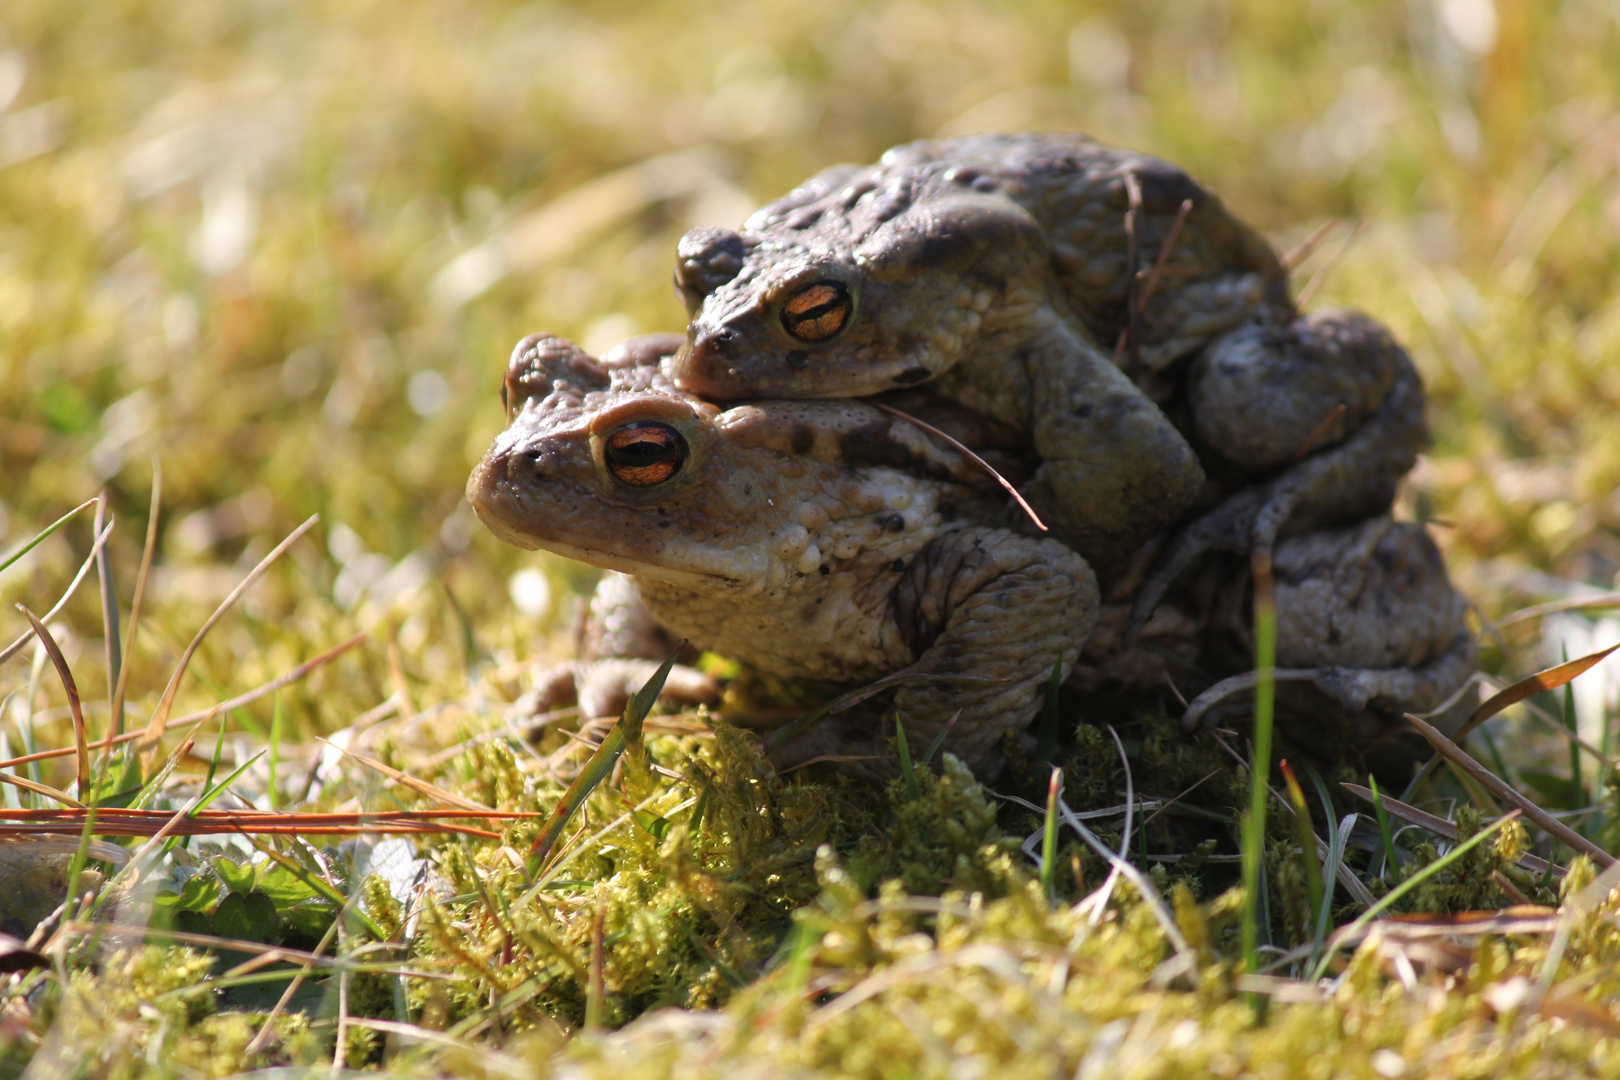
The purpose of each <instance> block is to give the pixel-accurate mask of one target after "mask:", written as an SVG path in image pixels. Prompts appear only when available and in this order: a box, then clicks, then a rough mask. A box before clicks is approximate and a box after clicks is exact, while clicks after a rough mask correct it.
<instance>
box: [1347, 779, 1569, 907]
mask: <svg viewBox="0 0 1620 1080" xmlns="http://www.w3.org/2000/svg"><path fill="white" fill-rule="evenodd" d="M1339 786H1340V787H1342V788H1344V789H1345V790H1346V791H1348V792H1349V793H1350V794H1352V795H1354V796H1355V797H1356V798H1358V799H1361V800H1363V801H1365V802H1370V803H1373V805H1374V806H1378V805H1380V804H1382V805H1383V806H1385V807H1387V808H1388V811H1389V813H1390V814H1391V815H1393V816H1395V817H1398V818H1400V819H1401V820H1402V821H1405V822H1408V823H1410V824H1413V825H1416V826H1417V827H1418V828H1420V829H1426V830H1428V831H1429V832H1432V833H1434V835H1436V836H1439V837H1443V838H1445V839H1447V840H1450V841H1452V842H1453V843H1455V842H1456V839H1457V826H1455V825H1453V824H1452V823H1451V822H1450V821H1447V820H1446V819H1445V818H1443V817H1435V816H1434V815H1433V814H1431V813H1429V812H1427V811H1425V810H1419V809H1418V808H1417V807H1415V806H1408V805H1406V804H1405V803H1403V802H1401V800H1399V799H1397V798H1394V797H1392V796H1389V795H1384V794H1382V793H1379V792H1375V791H1374V790H1373V789H1371V788H1364V787H1362V786H1361V785H1360V784H1340V785H1339ZM1375 795H1376V796H1377V798H1376V801H1375V799H1374V796H1375ZM1385 827H1386V828H1387V827H1388V825H1387V823H1386V826H1385ZM1514 865H1516V866H1518V867H1520V868H1522V869H1525V870H1528V871H1530V872H1531V873H1532V874H1541V875H1543V877H1545V878H1546V881H1545V882H1544V883H1546V884H1550V883H1551V881H1552V878H1553V877H1563V876H1564V874H1565V873H1566V872H1567V871H1566V870H1565V869H1564V868H1563V867H1562V866H1558V865H1556V864H1554V863H1550V862H1548V861H1547V860H1546V859H1543V858H1541V857H1540V856H1539V855H1531V854H1530V853H1529V852H1525V853H1524V854H1522V855H1520V856H1519V861H1518V862H1517V863H1515V864H1514Z"/></svg>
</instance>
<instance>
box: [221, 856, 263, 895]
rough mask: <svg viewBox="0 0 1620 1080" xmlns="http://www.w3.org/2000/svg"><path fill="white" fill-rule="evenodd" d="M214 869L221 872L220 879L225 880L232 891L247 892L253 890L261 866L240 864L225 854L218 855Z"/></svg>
mask: <svg viewBox="0 0 1620 1080" xmlns="http://www.w3.org/2000/svg"><path fill="white" fill-rule="evenodd" d="M214 871H215V872H216V873H218V874H219V880H221V881H223V882H224V883H225V886H226V887H227V888H228V889H230V890H231V892H233V893H247V892H252V891H253V880H254V878H255V877H257V876H258V871H259V868H258V867H257V866H255V865H253V864H252V863H243V864H242V865H241V866H238V865H236V863H234V862H232V861H231V860H229V859H227V858H226V857H225V856H223V855H216V856H215V857H214Z"/></svg>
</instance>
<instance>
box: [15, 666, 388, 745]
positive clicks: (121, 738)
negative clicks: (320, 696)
mask: <svg viewBox="0 0 1620 1080" xmlns="http://www.w3.org/2000/svg"><path fill="white" fill-rule="evenodd" d="M364 640H366V635H364V634H357V635H355V636H354V637H352V638H350V639H349V640H348V641H345V642H344V643H343V644H341V645H335V646H333V647H332V648H330V649H328V650H326V651H325V652H323V653H321V654H320V655H319V656H316V657H312V658H310V659H308V660H305V661H304V662H303V663H302V664H299V665H298V666H297V667H295V668H293V669H292V670H291V671H288V672H286V673H285V674H282V675H278V676H277V677H276V678H274V679H271V680H270V681H269V682H267V683H264V684H263V685H262V686H258V687H255V688H254V689H252V690H249V691H248V692H247V693H245V694H238V695H237V696H236V697H233V698H231V700H229V701H223V702H221V703H220V704H218V705H215V706H213V707H212V708H208V709H204V710H202V711H201V712H194V713H189V714H187V715H185V716H182V717H179V718H178V719H174V720H170V721H169V723H168V725H167V727H166V728H165V730H168V731H172V730H174V729H175V728H178V727H184V726H186V725H187V724H195V723H197V722H198V721H199V720H201V721H206V720H210V719H212V718H213V717H214V716H216V715H218V714H219V713H221V712H224V711H227V710H230V709H236V708H240V707H241V706H243V705H249V704H252V703H253V702H255V701H258V700H259V699H260V698H262V697H264V696H265V695H266V694H273V693H275V692H276V691H277V690H280V689H282V688H283V687H286V686H290V685H292V684H293V683H295V682H297V681H298V680H300V679H302V678H303V677H304V676H305V675H308V674H309V673H310V672H312V671H314V670H315V669H316V668H318V667H320V666H321V665H322V664H326V663H330V662H331V661H333V660H336V659H337V658H338V657H339V656H342V655H343V654H344V653H346V652H348V651H349V650H350V649H352V648H354V647H355V646H356V645H358V644H360V643H361V642H362V641H364ZM125 670H128V666H127V665H126V667H125ZM144 734H145V732H141V731H126V732H125V733H124V734H122V735H118V736H116V737H114V738H109V739H98V740H97V741H95V742H93V743H91V744H90V749H92V750H99V749H101V748H102V747H106V746H116V745H118V744H120V743H126V742H130V741H132V740H134V739H139V738H141V737H142V736H143V735H144ZM71 753H73V748H72V747H71V746H69V747H62V748H58V749H55V750H40V751H38V752H37V753H29V754H24V755H23V756H22V757H15V758H10V759H8V760H6V761H0V769H9V768H11V767H13V766H15V765H27V764H31V763H33V762H36V761H44V760H46V759H48V758H59V757H67V756H68V755H69V754H71Z"/></svg>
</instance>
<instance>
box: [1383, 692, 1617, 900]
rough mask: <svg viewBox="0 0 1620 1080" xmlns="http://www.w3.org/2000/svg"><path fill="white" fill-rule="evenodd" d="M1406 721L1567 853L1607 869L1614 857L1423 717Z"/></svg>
mask: <svg viewBox="0 0 1620 1080" xmlns="http://www.w3.org/2000/svg"><path fill="white" fill-rule="evenodd" d="M1406 720H1407V723H1409V724H1411V725H1412V726H1413V727H1415V728H1417V730H1418V734H1420V735H1422V736H1423V737H1424V738H1425V739H1427V740H1429V745H1431V746H1433V747H1434V748H1435V749H1436V750H1438V751H1439V752H1440V754H1441V755H1442V756H1443V757H1444V758H1445V759H1446V760H1447V761H1450V762H1451V763H1452V764H1454V765H1456V766H1457V767H1459V768H1460V769H1462V770H1463V771H1464V772H1465V773H1467V774H1468V775H1469V776H1470V777H1472V778H1473V779H1474V780H1476V781H1477V782H1478V783H1479V785H1480V786H1481V787H1483V788H1485V789H1486V790H1487V791H1489V792H1490V793H1491V794H1493V795H1495V796H1496V797H1497V798H1499V799H1501V800H1502V801H1504V802H1506V803H1509V804H1511V805H1513V806H1515V807H1517V808H1518V809H1519V810H1520V811H1522V812H1523V813H1524V816H1525V817H1527V818H1529V819H1530V820H1531V821H1533V822H1535V824H1536V825H1537V826H1538V827H1539V828H1540V829H1541V830H1542V831H1543V832H1545V833H1547V834H1548V835H1550V836H1552V837H1553V838H1554V839H1555V840H1557V841H1559V842H1560V843H1562V844H1563V845H1564V846H1565V847H1568V848H1569V849H1570V850H1572V851H1576V852H1579V853H1581V854H1583V855H1586V856H1589V857H1590V858H1591V859H1592V861H1593V862H1595V863H1597V864H1598V866H1599V867H1601V868H1603V869H1607V868H1608V867H1610V866H1612V865H1613V864H1614V861H1615V859H1614V856H1612V855H1610V854H1609V853H1608V852H1607V851H1604V850H1603V849H1602V848H1600V847H1598V846H1597V845H1596V844H1594V843H1592V841H1590V840H1588V839H1587V838H1586V837H1584V836H1582V835H1581V834H1580V833H1578V832H1576V831H1575V830H1574V829H1571V828H1570V827H1569V826H1568V825H1565V824H1564V823H1563V822H1562V821H1559V820H1558V819H1557V818H1555V817H1553V816H1552V815H1551V814H1549V813H1547V811H1545V810H1543V809H1542V808H1541V807H1539V806H1537V805H1536V804H1535V803H1533V802H1531V801H1530V800H1529V799H1527V798H1525V797H1524V796H1523V795H1521V794H1519V792H1518V790H1517V789H1515V788H1514V787H1513V786H1512V785H1511V784H1509V783H1507V781H1505V780H1503V779H1502V778H1501V777H1499V776H1497V775H1496V774H1495V773H1493V772H1491V771H1490V770H1489V769H1487V768H1486V767H1485V766H1483V765H1481V764H1480V763H1479V762H1477V761H1475V760H1474V759H1473V757H1472V756H1471V755H1470V754H1469V753H1468V751H1466V750H1464V749H1463V748H1462V747H1460V746H1458V745H1457V744H1456V743H1454V742H1452V741H1451V740H1450V739H1448V738H1446V737H1445V735H1443V734H1442V733H1441V732H1440V731H1439V729H1437V728H1436V727H1434V725H1432V724H1430V723H1429V722H1428V721H1426V720H1424V719H1423V718H1422V717H1419V716H1413V715H1412V714H1411V713H1407V714H1406Z"/></svg>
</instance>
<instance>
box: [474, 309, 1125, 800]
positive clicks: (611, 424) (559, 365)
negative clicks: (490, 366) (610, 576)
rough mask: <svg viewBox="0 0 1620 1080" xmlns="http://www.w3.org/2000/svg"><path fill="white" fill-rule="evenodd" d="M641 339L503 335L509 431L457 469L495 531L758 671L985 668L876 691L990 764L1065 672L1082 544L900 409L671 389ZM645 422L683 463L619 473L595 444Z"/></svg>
mask: <svg viewBox="0 0 1620 1080" xmlns="http://www.w3.org/2000/svg"><path fill="white" fill-rule="evenodd" d="M648 351H649V350H648V349H646V348H644V347H641V346H635V347H632V348H630V349H626V350H616V352H618V353H619V354H620V355H618V356H612V355H610V356H609V357H608V358H605V359H606V360H607V361H608V362H607V363H604V364H598V363H597V362H596V361H594V360H592V359H590V358H589V357H587V356H585V355H584V354H583V353H581V352H580V351H579V350H578V349H577V348H576V347H574V346H573V345H572V344H570V343H568V342H564V341H562V340H560V339H557V338H550V337H535V338H530V339H526V340H525V341H524V342H522V343H520V344H519V347H518V350H517V351H516V353H514V356H513V362H512V365H511V368H510V370H509V373H508V378H507V383H506V399H507V406H508V417H509V420H510V425H511V426H510V427H509V428H508V429H507V431H505V432H504V433H503V434H501V435H500V436H499V437H498V438H497V439H496V441H495V443H494V445H493V446H492V447H491V448H490V450H489V453H488V454H486V455H485V457H484V459H483V461H482V462H480V463H479V465H478V467H477V469H475V470H474V472H473V474H472V477H471V478H470V479H469V481H468V484H467V495H468V498H469V499H470V500H471V501H472V503H473V505H474V507H475V508H476V510H477V512H478V515H479V517H480V518H481V519H482V520H483V521H484V522H485V523H486V524H487V525H488V526H489V527H490V529H491V530H492V531H493V532H494V533H495V534H496V535H497V536H499V537H500V538H502V539H503V540H506V541H508V542H510V543H513V544H517V545H519V546H522V547H528V548H534V547H542V548H546V549H547V550H550V551H554V552H557V553H558V554H561V555H566V556H568V557H570V558H576V559H580V560H582V561H585V562H588V563H592V564H594V565H597V566H600V567H604V568H606V569H609V570H616V571H620V572H622V573H624V574H626V575H629V577H630V578H632V579H633V580H634V583H635V591H636V593H637V595H638V596H639V598H640V599H641V601H642V602H643V603H644V604H645V605H646V607H647V609H648V610H649V611H650V612H651V614H652V616H653V617H654V618H655V619H656V621H657V623H658V624H660V625H662V626H663V627H666V628H668V629H669V630H670V631H672V632H674V633H675V634H677V635H679V636H681V637H686V638H689V639H690V640H691V641H692V642H693V643H694V644H696V645H699V646H701V647H703V648H710V649H714V650H716V651H718V652H721V653H724V654H726V655H728V656H731V657H734V658H736V659H738V660H741V661H743V662H745V663H748V664H750V665H753V666H755V667H757V668H759V669H761V670H763V671H767V672H770V673H773V674H780V675H786V676H794V677H803V678H812V679H822V680H834V681H840V682H866V681H870V680H873V679H876V678H879V677H881V676H883V675H887V674H891V673H893V672H896V671H900V670H902V669H905V668H911V667H913V666H914V667H915V668H916V670H918V671H921V672H927V673H930V674H947V675H975V676H980V677H983V678H984V679H986V680H992V681H984V682H951V683H939V682H913V683H908V684H906V685H904V686H902V687H901V688H899V689H898V690H897V691H896V694H895V705H896V708H897V709H898V711H899V715H900V717H901V720H902V721H903V722H904V724H905V727H906V731H907V734H908V736H909V737H910V738H912V739H913V740H914V741H917V740H921V744H922V745H928V744H930V743H931V742H932V741H933V740H934V738H935V737H937V736H938V735H939V734H940V733H942V732H944V731H945V730H946V727H947V725H951V724H952V717H953V716H956V715H957V714H958V713H959V714H960V716H959V718H958V719H957V720H956V721H955V723H954V725H953V726H951V727H950V731H949V734H948V735H947V736H946V737H945V742H944V746H945V748H946V749H947V750H949V751H951V752H952V753H955V754H956V755H957V756H958V757H960V758H962V759H963V760H964V761H965V762H967V763H968V764H969V766H971V767H972V768H974V769H975V770H977V771H980V772H992V771H994V770H995V768H996V767H997V766H998V764H999V760H1000V750H999V747H1000V744H1001V740H1002V737H1003V736H1004V735H1005V734H1006V733H1007V732H1009V731H1019V730H1022V729H1023V728H1024V727H1025V726H1027V725H1028V723H1029V721H1030V720H1031V719H1032V718H1033V717H1034V715H1035V713H1036V711H1037V709H1038V707H1039V701H1040V697H1041V688H1042V686H1043V684H1044V681H1045V679H1046V678H1047V676H1048V674H1049V673H1050V671H1051V667H1052V663H1053V661H1054V659H1058V658H1061V661H1062V668H1063V671H1064V672H1065V673H1066V672H1067V671H1068V670H1069V669H1070V668H1071V667H1072V665H1073V663H1074V660H1075V658H1076V657H1077V656H1078V654H1079V651H1080V647H1081V645H1082V643H1083V642H1084V641H1085V638H1086V635H1087V633H1089V631H1090V629H1091V624H1092V622H1093V620H1094V618H1095V615H1096V609H1097V589H1096V581H1095V578H1094V576H1093V574H1092V572H1091V569H1090V567H1088V566H1087V565H1086V562H1085V560H1084V559H1083V558H1081V557H1080V556H1079V555H1077V554H1076V553H1075V552H1074V551H1072V550H1071V549H1069V548H1067V547H1065V546H1064V545H1062V544H1060V543H1058V542H1057V541H1055V540H1050V539H1036V538H1031V537H1027V536H1021V535H1018V534H1016V533H1014V532H1011V531H1010V530H1008V529H1005V528H1001V527H998V526H997V524H996V522H997V521H998V520H999V519H1000V517H1001V514H1002V510H1003V504H1004V503H1005V501H1006V500H1005V497H1004V496H1002V495H1001V493H1000V491H999V489H998V488H996V487H995V486H994V484H993V483H992V482H991V481H989V480H988V478H987V477H985V476H984V474H983V473H982V472H981V471H979V470H978V469H976V468H974V467H972V466H970V465H968V464H966V463H965V462H964V461H963V460H962V458H961V456H960V455H959V454H958V453H957V452H955V451H954V450H952V449H950V448H949V447H947V446H945V445H943V444H941V443H939V442H937V441H936V440H935V439H934V438H933V437H932V436H929V435H927V434H926V433H924V432H922V431H921V430H919V429H917V428H915V427H913V426H912V425H910V424H908V423H906V422H904V421H901V420H897V419H895V418H894V417H892V416H890V415H888V414H886V413H883V412H881V411H879V410H877V409H875V408H873V407H872V406H870V405H867V404H865V403H863V402H857V401H838V402H761V403H755V404H750V405H742V406H738V407H735V408H723V407H720V406H716V405H713V404H710V403H707V402H704V401H701V400H699V399H697V398H693V397H691V396H689V395H686V394H683V393H681V392H679V391H677V390H675V389H674V387H673V386H671V385H669V383H668V381H667V379H665V378H664V377H663V375H662V373H661V372H660V370H659V369H658V368H656V367H652V366H648V365H646V364H645V363H643V362H642V361H644V360H645V359H646V356H647V354H648ZM649 422H650V423H653V424H657V425H665V426H667V427H668V428H669V429H672V430H673V431H675V432H677V433H678V434H679V436H680V439H681V440H682V441H683V442H684V445H685V447H686V453H685V456H684V459H683V460H682V461H681V463H680V464H679V467H677V468H675V469H674V470H673V471H671V472H670V474H669V476H668V478H667V479H664V480H662V481H660V482H658V483H654V484H650V485H642V486H637V485H636V484H626V483H625V482H624V481H623V480H622V479H620V475H619V474H618V473H615V471H614V469H615V466H614V462H613V459H612V458H610V456H609V454H608V450H607V448H608V447H611V446H612V445H614V444H615V440H616V438H618V436H619V434H620V433H622V432H623V431H624V430H625V429H626V427H627V425H632V424H646V423H649ZM636 430H645V429H636ZM660 430H661V429H660ZM636 467H637V468H640V467H641V466H640V465H637V466H636ZM649 467H650V466H649ZM621 472H622V470H621ZM829 730H831V729H829ZM880 740H881V733H879V732H875V731H865V732H848V731H844V732H838V733H837V739H836V741H835V742H834V743H833V744H832V745H830V746H823V747H821V748H820V749H822V750H824V751H827V750H830V751H833V752H837V753H840V754H845V755H853V756H856V757H864V756H869V755H872V754H876V753H878V752H879V751H878V749H877V748H878V746H879V745H880Z"/></svg>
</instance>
